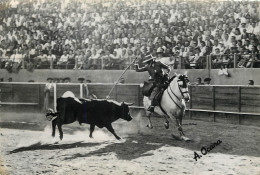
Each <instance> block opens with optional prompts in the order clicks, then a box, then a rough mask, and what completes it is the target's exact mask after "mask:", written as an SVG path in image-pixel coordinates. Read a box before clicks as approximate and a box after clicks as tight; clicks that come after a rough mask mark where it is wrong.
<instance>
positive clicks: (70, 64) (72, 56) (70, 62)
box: [67, 50, 75, 69]
mask: <svg viewBox="0 0 260 175" xmlns="http://www.w3.org/2000/svg"><path fill="white" fill-rule="evenodd" d="M74 66H75V54H74V52H73V50H69V54H68V66H67V68H68V69H72V68H73V67H74Z"/></svg>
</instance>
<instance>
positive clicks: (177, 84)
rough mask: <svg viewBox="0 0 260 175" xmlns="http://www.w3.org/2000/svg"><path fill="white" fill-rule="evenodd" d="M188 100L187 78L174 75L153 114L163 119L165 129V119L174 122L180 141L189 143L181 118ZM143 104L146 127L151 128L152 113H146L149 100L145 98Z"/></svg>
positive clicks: (167, 123) (149, 103)
mask: <svg viewBox="0 0 260 175" xmlns="http://www.w3.org/2000/svg"><path fill="white" fill-rule="evenodd" d="M189 100H190V95H189V91H188V77H187V75H186V73H185V74H184V75H180V74H176V76H175V77H173V78H172V79H171V80H170V84H169V86H168V87H167V89H165V90H164V92H163V95H162V97H161V100H160V102H159V104H160V105H159V106H156V107H155V108H154V112H155V113H157V114H158V115H160V116H163V117H164V118H165V128H166V129H168V128H169V121H168V119H167V118H170V119H171V120H172V121H173V122H174V121H175V122H176V125H177V129H178V131H179V133H180V139H182V140H185V141H189V140H190V139H189V138H188V137H186V136H185V135H184V133H183V130H182V118H183V116H184V114H185V109H186V104H185V102H187V101H189ZM143 102H144V108H145V111H146V116H147V117H148V125H147V127H149V128H153V126H152V123H151V119H150V117H151V114H152V113H151V112H149V111H147V109H148V107H149V106H150V105H151V100H150V99H149V98H148V97H146V96H145V97H144V99H143ZM160 106H161V107H160ZM173 136H174V135H173ZM174 137H175V136H174Z"/></svg>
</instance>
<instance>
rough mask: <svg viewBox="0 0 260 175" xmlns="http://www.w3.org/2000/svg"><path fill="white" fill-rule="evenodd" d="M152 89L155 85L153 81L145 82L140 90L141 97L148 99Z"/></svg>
mask: <svg viewBox="0 0 260 175" xmlns="http://www.w3.org/2000/svg"><path fill="white" fill-rule="evenodd" d="M154 87H155V85H154V82H153V81H145V82H144V86H143V90H142V93H143V95H144V96H146V97H150V95H151V93H152V91H153V88H154Z"/></svg>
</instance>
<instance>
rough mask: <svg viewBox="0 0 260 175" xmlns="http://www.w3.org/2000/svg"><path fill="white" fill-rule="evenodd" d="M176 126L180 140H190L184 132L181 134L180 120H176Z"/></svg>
mask: <svg viewBox="0 0 260 175" xmlns="http://www.w3.org/2000/svg"><path fill="white" fill-rule="evenodd" d="M176 126H177V129H178V131H179V133H180V139H181V140H184V141H190V139H189V138H188V137H186V136H185V134H184V132H183V129H182V120H180V119H179V118H176Z"/></svg>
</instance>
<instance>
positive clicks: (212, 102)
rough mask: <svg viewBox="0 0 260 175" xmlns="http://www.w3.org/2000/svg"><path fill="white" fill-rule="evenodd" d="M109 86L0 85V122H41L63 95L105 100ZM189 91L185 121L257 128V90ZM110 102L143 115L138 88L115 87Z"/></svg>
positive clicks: (204, 88) (259, 97)
mask: <svg viewBox="0 0 260 175" xmlns="http://www.w3.org/2000/svg"><path fill="white" fill-rule="evenodd" d="M113 85H114V84H109V83H108V84H100V83H89V84H79V83H68V84H65V83H57V84H54V88H53V89H51V90H50V92H48V93H46V92H45V91H44V88H45V84H44V83H0V116H1V117H0V120H1V121H5V120H13V118H12V117H14V116H15V115H18V116H19V115H21V116H24V115H25V114H28V115H29V116H31V117H32V115H33V116H34V119H36V118H38V117H39V116H40V118H41V121H42V120H45V117H44V113H45V111H46V109H48V108H54V109H55V106H56V100H55V99H56V98H57V97H60V96H62V94H63V93H64V92H66V91H72V92H73V93H74V94H75V96H76V97H79V98H87V94H88V95H89V96H92V95H93V94H94V95H95V96H96V97H97V98H99V99H105V98H106V97H107V95H108V93H109V91H110V90H111V88H112V87H113ZM189 90H190V96H191V100H190V102H188V103H187V104H186V105H187V110H188V112H187V114H186V117H185V118H190V119H199V120H207V121H215V122H229V123H234V124H250V125H257V126H260V122H259V119H260V116H259V115H260V86H254V87H249V86H190V88H189ZM110 99H113V100H116V101H118V102H123V101H126V102H130V103H134V106H133V107H131V108H132V110H135V113H136V112H138V111H139V112H140V111H142V112H144V111H143V95H142V87H141V86H140V84H118V85H116V86H115V88H114V89H113V91H112V93H111V94H110ZM10 114H12V115H10ZM29 116H28V120H30V117H29ZM17 119H18V120H21V121H23V117H21V118H19V117H18V118H17V117H15V120H17Z"/></svg>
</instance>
